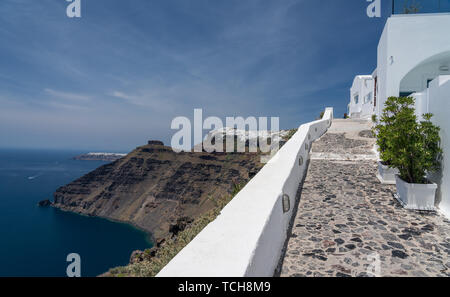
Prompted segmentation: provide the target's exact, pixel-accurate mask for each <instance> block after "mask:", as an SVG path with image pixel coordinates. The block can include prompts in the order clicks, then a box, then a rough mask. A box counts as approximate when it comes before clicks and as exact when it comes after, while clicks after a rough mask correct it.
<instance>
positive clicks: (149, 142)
mask: <svg viewBox="0 0 450 297" xmlns="http://www.w3.org/2000/svg"><path fill="white" fill-rule="evenodd" d="M148 145H164V142H162V141H159V140H149V141H148Z"/></svg>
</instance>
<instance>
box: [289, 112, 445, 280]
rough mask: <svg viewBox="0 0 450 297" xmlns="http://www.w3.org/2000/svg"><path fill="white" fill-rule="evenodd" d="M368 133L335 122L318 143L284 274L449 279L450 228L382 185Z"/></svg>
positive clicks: (358, 126)
mask: <svg viewBox="0 0 450 297" xmlns="http://www.w3.org/2000/svg"><path fill="white" fill-rule="evenodd" d="M368 129H370V126H369V124H368V123H367V122H359V121H350V120H335V121H334V122H333V125H332V127H331V128H330V130H329V132H328V133H327V134H325V135H324V136H323V137H322V138H321V139H319V140H317V141H316V142H315V143H314V144H313V148H312V154H311V162H310V165H309V169H308V174H307V177H306V180H305V183H304V184H303V186H302V188H301V189H300V190H299V192H301V195H300V197H301V198H300V203H299V205H298V211H297V215H296V217H295V221H294V224H293V229H292V233H291V235H290V238H289V240H288V244H287V248H286V254H285V257H284V259H283V260H282V264H281V276H294V277H295V276H342V277H345V276H374V275H375V276H450V222H449V221H448V220H446V219H445V218H443V217H442V216H441V215H439V214H436V213H429V212H414V211H408V210H405V209H403V208H402V207H401V205H400V204H399V203H398V202H397V201H396V200H395V198H394V197H393V194H394V193H395V185H382V184H380V182H379V181H378V179H377V178H376V176H375V174H376V170H377V169H376V161H375V157H374V152H373V150H372V148H373V144H374V141H375V140H374V139H373V138H367V136H369V137H370V133H367V130H368ZM349 155H350V156H349Z"/></svg>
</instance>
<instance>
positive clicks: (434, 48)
mask: <svg viewBox="0 0 450 297" xmlns="http://www.w3.org/2000/svg"><path fill="white" fill-rule="evenodd" d="M449 30H450V13H426V14H401V15H393V16H391V17H390V18H389V19H388V20H387V22H386V25H385V27H384V30H383V34H382V35H381V39H380V42H379V44H378V61H377V70H376V72H375V73H374V74H373V77H374V89H375V94H374V98H375V100H374V108H375V114H376V115H377V116H378V118H379V116H380V114H381V113H382V110H383V108H384V103H385V102H386V100H387V98H389V97H390V96H396V97H398V96H413V97H414V98H415V99H416V113H417V115H418V117H419V119H420V118H421V115H422V114H424V113H427V112H431V113H433V114H434V118H433V121H434V123H435V124H436V125H438V126H440V127H441V138H442V144H441V145H442V147H443V149H444V159H443V163H442V165H443V169H442V172H440V173H439V174H437V175H436V176H433V177H431V179H432V180H433V181H434V182H436V183H437V184H438V185H439V190H438V193H437V206H438V207H439V209H440V210H441V211H442V212H443V213H444V214H445V215H446V216H447V217H450V70H449V69H450V33H449V32H450V31H449Z"/></svg>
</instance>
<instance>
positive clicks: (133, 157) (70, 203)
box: [53, 142, 262, 240]
mask: <svg viewBox="0 0 450 297" xmlns="http://www.w3.org/2000/svg"><path fill="white" fill-rule="evenodd" d="M259 161H260V156H259V155H258V154H251V153H239V154H227V153H175V152H173V151H172V149H171V148H170V147H166V146H163V145H162V143H157V142H150V143H149V144H148V145H146V146H142V147H139V148H137V149H136V150H134V151H133V152H131V153H130V154H128V155H127V156H126V157H124V158H121V159H119V160H117V161H115V162H113V163H110V164H107V165H104V166H102V167H99V168H98V169H96V170H94V171H92V172H90V173H89V174H87V175H85V176H83V177H81V178H80V179H78V180H76V181H74V182H72V183H70V184H68V185H66V186H63V187H61V188H59V189H58V190H57V191H56V192H55V194H54V204H53V205H54V206H55V207H58V208H60V209H62V210H66V211H72V212H77V213H81V214H85V215H90V216H99V217H104V218H108V219H113V220H118V221H122V222H128V223H131V224H133V225H135V226H137V227H140V228H142V229H144V230H146V231H148V232H150V233H152V235H153V236H154V238H155V240H158V239H161V238H164V237H167V235H168V234H169V233H170V228H171V226H173V225H174V224H176V222H177V221H179V219H180V218H191V219H192V218H196V217H198V216H200V215H202V214H203V213H205V212H206V211H208V210H210V209H212V208H213V207H214V206H215V205H216V204H217V201H218V199H223V198H224V197H226V196H227V195H230V193H231V192H232V190H233V186H234V185H235V184H239V183H242V182H246V181H248V180H249V179H250V178H251V177H253V175H255V174H256V173H257V172H258V171H259V169H260V168H261V167H262V164H261V163H260V162H259ZM188 220H189V219H188ZM172 231H173V230H172Z"/></svg>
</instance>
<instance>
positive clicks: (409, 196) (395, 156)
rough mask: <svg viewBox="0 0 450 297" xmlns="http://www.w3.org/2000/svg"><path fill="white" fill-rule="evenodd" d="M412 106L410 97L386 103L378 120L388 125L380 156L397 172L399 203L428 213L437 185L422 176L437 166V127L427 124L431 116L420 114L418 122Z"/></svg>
mask: <svg viewBox="0 0 450 297" xmlns="http://www.w3.org/2000/svg"><path fill="white" fill-rule="evenodd" d="M413 106H414V98H412V97H390V98H389V99H388V100H387V101H386V107H385V110H384V112H383V116H382V118H381V122H382V123H386V124H387V126H388V131H387V132H386V134H385V136H386V139H384V141H385V144H384V145H385V147H384V151H383V155H384V158H386V159H387V160H389V162H390V164H389V166H390V167H394V168H397V169H398V171H399V174H398V175H396V176H395V180H396V185H397V199H398V200H399V201H400V203H401V204H402V205H403V206H404V207H406V208H409V209H418V210H432V209H434V198H435V194H436V189H437V185H436V184H434V183H432V182H430V181H429V180H428V179H427V177H426V174H427V172H431V171H436V170H438V169H439V167H440V163H439V157H440V156H441V154H442V150H441V148H440V146H439V144H440V137H439V131H440V128H439V127H437V126H435V125H433V123H432V122H431V118H432V116H433V115H432V114H424V115H423V118H424V121H421V122H418V121H417V117H416V115H415V110H414V107H413Z"/></svg>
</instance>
